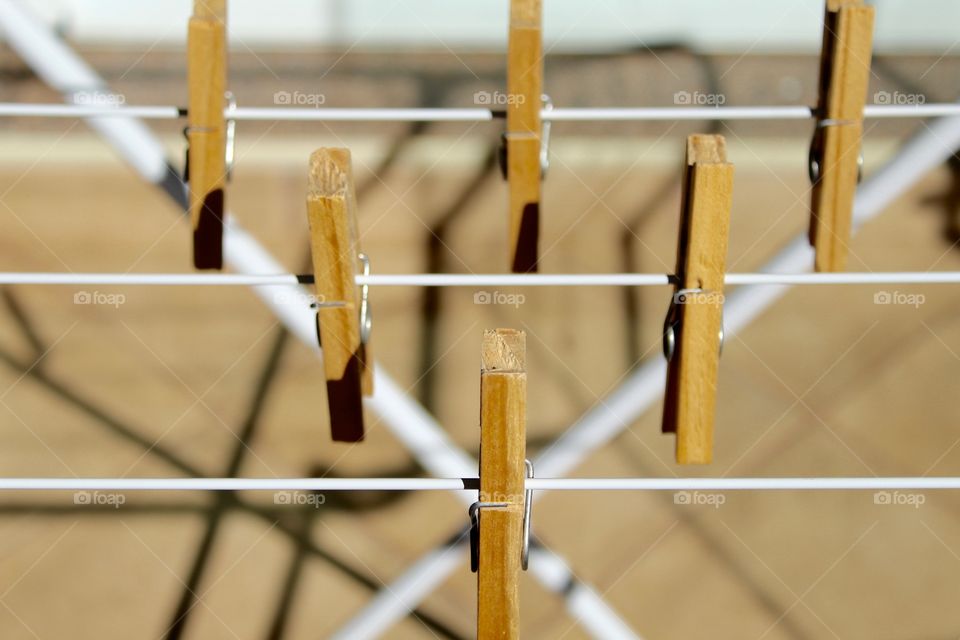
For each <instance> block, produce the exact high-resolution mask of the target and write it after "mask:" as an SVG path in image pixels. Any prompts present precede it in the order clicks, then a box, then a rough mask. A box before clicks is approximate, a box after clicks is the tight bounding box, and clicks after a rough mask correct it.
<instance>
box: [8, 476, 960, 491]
mask: <svg viewBox="0 0 960 640" xmlns="http://www.w3.org/2000/svg"><path fill="white" fill-rule="evenodd" d="M478 482H479V481H478V480H477V478H0V491H458V490H459V491H476V490H477V486H478ZM525 488H526V489H532V490H540V491H858V490H883V489H889V490H917V491H920V490H941V489H960V477H927V476H921V477H886V478H877V477H873V478H871V477H857V478H529V479H527V480H526V483H525Z"/></svg>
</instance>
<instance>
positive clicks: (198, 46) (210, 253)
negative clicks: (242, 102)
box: [185, 0, 227, 269]
mask: <svg viewBox="0 0 960 640" xmlns="http://www.w3.org/2000/svg"><path fill="white" fill-rule="evenodd" d="M226 20H227V3H226V0H195V2H194V8H193V16H192V17H191V18H190V23H189V28H188V32H187V87H188V93H189V96H188V98H189V99H188V102H189V104H188V110H187V130H186V134H187V140H188V147H187V166H188V167H189V175H188V177H187V179H188V181H189V200H188V202H189V207H190V221H191V224H192V226H193V264H194V266H195V267H196V268H197V269H220V268H222V267H223V217H224V210H225V209H224V187H225V182H226V177H227V162H226V156H227V130H226V129H227V127H226V122H225V118H224V113H223V112H224V106H225V95H226V89H227V36H226ZM185 173H186V172H185Z"/></svg>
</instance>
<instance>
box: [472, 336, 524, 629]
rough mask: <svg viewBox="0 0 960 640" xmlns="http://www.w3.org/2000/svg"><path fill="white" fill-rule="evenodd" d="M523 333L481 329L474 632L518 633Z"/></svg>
mask: <svg viewBox="0 0 960 640" xmlns="http://www.w3.org/2000/svg"><path fill="white" fill-rule="evenodd" d="M525 360H526V336H525V334H524V333H523V332H522V331H514V330H511V329H497V330H495V331H485V332H484V334H483V348H482V352H481V362H482V368H481V373H480V502H479V503H478V505H480V507H479V509H478V510H479V538H480V540H479V563H478V572H477V637H478V638H481V639H486V638H519V637H520V633H519V620H520V602H519V580H520V570H521V556H522V548H523V518H524V478H525V477H526V466H525V457H526V411H527V374H526V364H525Z"/></svg>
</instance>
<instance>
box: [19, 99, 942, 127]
mask: <svg viewBox="0 0 960 640" xmlns="http://www.w3.org/2000/svg"><path fill="white" fill-rule="evenodd" d="M93 95H94V97H95V96H96V94H93ZM116 97H117V95H116V94H106V93H105V94H104V98H105V99H116ZM501 113H502V112H498V111H493V110H491V109H470V108H396V109H395V108H362V107H347V108H326V107H318V108H300V107H236V108H235V109H233V110H230V111H225V112H224V114H225V115H226V116H227V117H228V118H230V119H232V120H238V121H244V120H246V121H251V120H259V121H271V122H275V121H298V122H304V121H313V122H483V121H489V120H493V119H494V118H495V117H497V116H498V115H500V114H501ZM185 114H186V110H185V109H183V108H181V107H175V106H171V105H129V106H128V105H125V104H104V105H90V104H48V103H29V102H7V103H0V116H20V117H43V118H91V117H111V118H140V119H142V118H147V119H152V120H175V119H177V118H182V117H185ZM863 115H864V117H865V118H882V119H890V118H932V117H939V116H949V115H960V104H954V103H936V104H918V105H885V104H870V105H867V106H866V107H865V108H864V110H863ZM541 117H542V119H543V120H547V121H552V122H573V121H578V122H603V121H632V122H636V121H677V120H806V119H808V118H812V117H813V110H812V109H811V108H810V107H807V106H802V105H797V106H749V107H685V106H676V107H590V108H562V107H556V108H553V109H545V110H544V111H542V112H541Z"/></svg>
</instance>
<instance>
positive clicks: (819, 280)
mask: <svg viewBox="0 0 960 640" xmlns="http://www.w3.org/2000/svg"><path fill="white" fill-rule="evenodd" d="M311 278H312V276H310V275H302V276H298V275H294V274H288V273H284V274H276V275H265V274H213V273H43V272H33V273H28V272H6V273H3V272H0V284H11V285H102V286H245V287H280V286H283V287H287V286H298V285H299V284H301V283H303V282H309V281H310V279H311ZM725 282H726V283H727V284H729V285H841V284H850V285H854V284H954V283H960V271H893V272H861V273H728V274H727V275H726V277H725ZM357 284H358V285H364V284H365V285H370V286H375V287H385V286H386V287H389V286H393V287H398V286H402V287H484V286H486V287H556V286H563V287H580V286H597V287H601V286H622V287H641V286H662V285H669V284H671V281H670V276H669V275H667V274H659V273H596V274H577V273H574V274H536V275H533V274H458V273H413V274H373V275H369V276H363V275H359V276H357Z"/></svg>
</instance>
